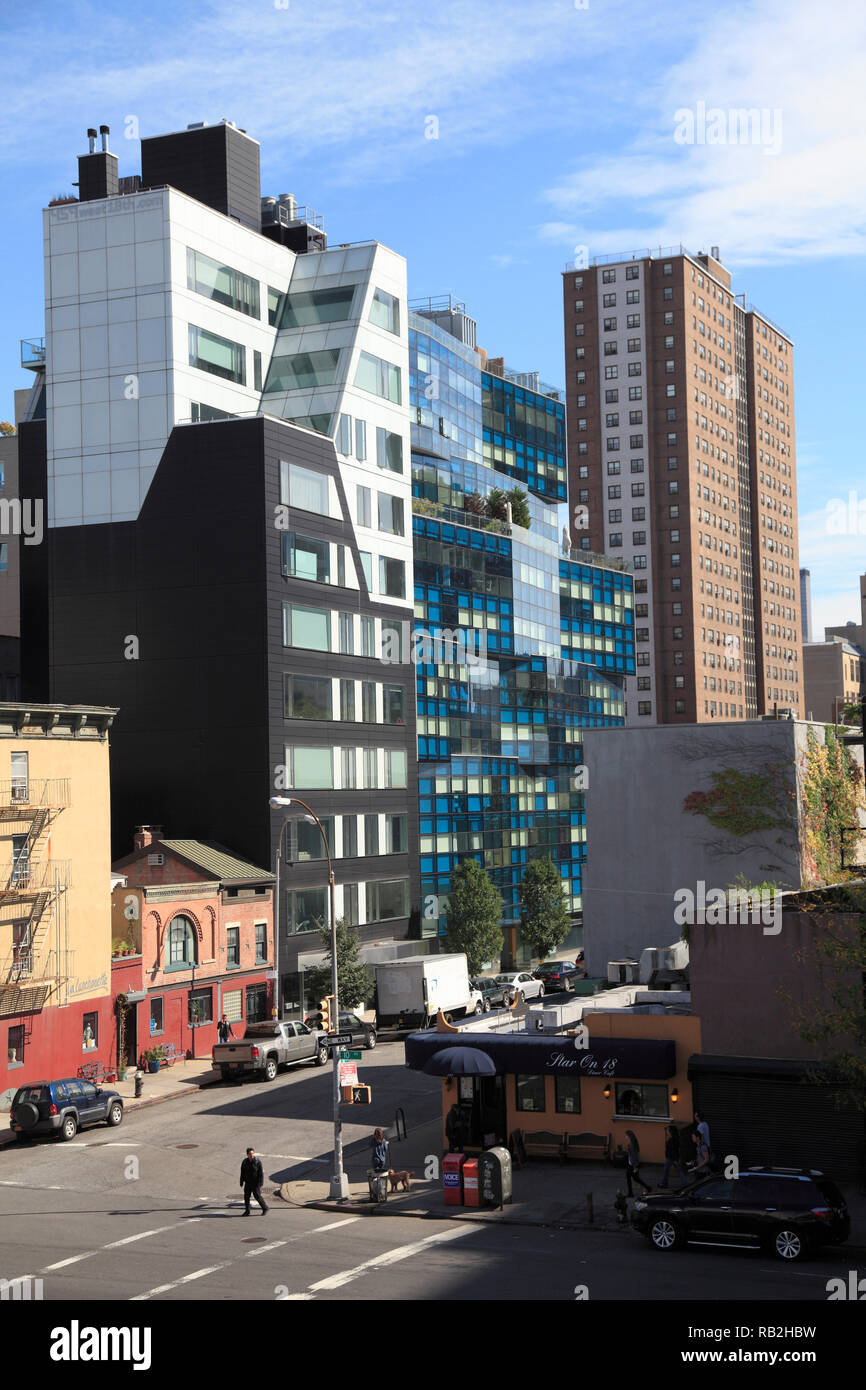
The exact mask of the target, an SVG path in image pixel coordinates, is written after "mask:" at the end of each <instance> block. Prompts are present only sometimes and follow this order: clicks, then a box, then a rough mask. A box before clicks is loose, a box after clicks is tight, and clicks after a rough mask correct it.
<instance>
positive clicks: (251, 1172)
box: [241, 1149, 270, 1216]
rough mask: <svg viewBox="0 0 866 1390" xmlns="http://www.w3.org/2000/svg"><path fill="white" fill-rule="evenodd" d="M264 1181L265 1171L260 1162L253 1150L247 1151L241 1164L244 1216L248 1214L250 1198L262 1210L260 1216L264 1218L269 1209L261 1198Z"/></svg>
mask: <svg viewBox="0 0 866 1390" xmlns="http://www.w3.org/2000/svg"><path fill="white" fill-rule="evenodd" d="M264 1180H265V1171H264V1169H263V1168H262V1161H261V1159H260V1158H256V1151H255V1149H247V1156H246V1158H245V1159H244V1161H243V1163H242V1164H241V1187H242V1188H243V1190H244V1207H245V1211H244V1216H249V1214H250V1198H251V1197H255V1199H256V1201H257V1202H258V1204H259V1206H260V1207H261V1209H262V1216H265V1215H266V1214H267V1213H268V1212H269V1211H270V1207H269V1206H268V1204H267V1202H266V1201H265V1199H264V1197H263V1196H262V1183H263V1182H264Z"/></svg>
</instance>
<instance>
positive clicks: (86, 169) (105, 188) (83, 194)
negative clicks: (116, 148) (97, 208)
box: [78, 125, 118, 203]
mask: <svg viewBox="0 0 866 1390" xmlns="http://www.w3.org/2000/svg"><path fill="white" fill-rule="evenodd" d="M99 131H100V133H101V135H102V149H101V150H97V148H96V131H95V130H94V128H93V126H90V127H89V128H88V131H87V141H88V144H89V146H90V150H89V153H88V154H80V155H79V156H78V198H79V202H82V203H91V202H93V201H94V199H96V198H111V197H113V196H114V195H115V194H116V193H117V191H118V182H117V155H116V154H110V153H109V149H108V126H107V125H101V126H100V127H99Z"/></svg>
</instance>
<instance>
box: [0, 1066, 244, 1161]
mask: <svg viewBox="0 0 866 1390" xmlns="http://www.w3.org/2000/svg"><path fill="white" fill-rule="evenodd" d="M219 1080H220V1078H219V1077H216V1078H215V1079H214V1080H213V1081H201V1082H198V1083H196V1082H192V1081H191V1082H190V1083H189V1084H188V1085H187V1086H184V1087H182V1089H181V1090H179V1091H167V1092H166V1093H165V1095H162V1096H151V1097H150V1098H149V1099H148V1100H135V1098H134V1097H132V1098H130V1100H129V1102H127V1100H126V1099H125V1098H124V1097H121V1099H122V1100H123V1109H124V1112H126V1111H127V1110H128V1111H130V1112H134V1111H136V1110H144V1109H145V1108H146V1107H147V1106H149V1105H162V1103H163V1101H165V1100H178V1099H180V1097H181V1096H187V1095H190V1094H191V1093H192V1092H193V1091H204V1090H206V1089H207V1088H208V1086H215V1085H216V1084H217V1082H218V1081H219ZM14 1143H15V1135H14V1134H13V1132H12V1130H11V1129H10V1130H7V1132H6V1133H5V1134H0V1148H2V1147H3V1145H4V1144H14Z"/></svg>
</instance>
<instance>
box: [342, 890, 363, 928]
mask: <svg viewBox="0 0 866 1390" xmlns="http://www.w3.org/2000/svg"><path fill="white" fill-rule="evenodd" d="M343 917H344V918H345V920H346V922H347V923H348V925H349V926H350V927H357V926H358V924H359V922H360V920H361V914H360V912H359V911H358V885H357V883H344V884H343Z"/></svg>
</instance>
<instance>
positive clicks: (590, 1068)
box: [406, 1032, 677, 1081]
mask: <svg viewBox="0 0 866 1390" xmlns="http://www.w3.org/2000/svg"><path fill="white" fill-rule="evenodd" d="M574 1044H575V1040H574V1038H566V1037H562V1036H560V1035H556V1036H554V1037H545V1038H539V1037H535V1036H534V1035H532V1034H529V1033H505V1034H499V1035H497V1034H494V1033H471V1034H469V1033H466V1034H463V1035H462V1036H457V1035H455V1034H454V1033H428V1032H424V1033H412V1034H411V1035H410V1036H409V1037H408V1038H407V1039H406V1065H407V1066H408V1067H409V1068H410V1069H411V1070H412V1071H421V1070H422V1068H423V1066H424V1063H425V1062H426V1061H427V1059H428V1058H429V1057H431V1056H432V1055H433V1053H434V1052H439V1051H441V1050H442V1048H445V1047H477V1048H480V1050H481V1051H482V1052H486V1053H487V1055H488V1056H489V1057H490V1058H492V1060H493V1061H494V1062H495V1063H496V1071H497V1074H498V1075H500V1076H504V1075H508V1074H513V1073H515V1072H520V1073H521V1074H523V1075H526V1076H543V1075H549V1076H559V1075H560V1074H562V1075H564V1076H569V1075H571V1076H597V1077H602V1078H604V1077H622V1078H628V1079H629V1080H630V1081H649V1080H653V1081H655V1080H663V1079H665V1078H667V1077H671V1076H675V1075H676V1070H677V1058H676V1044H675V1042H674V1040H673V1038H590V1039H589V1044H590V1045H589V1047H586V1048H578V1047H575V1045H574Z"/></svg>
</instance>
